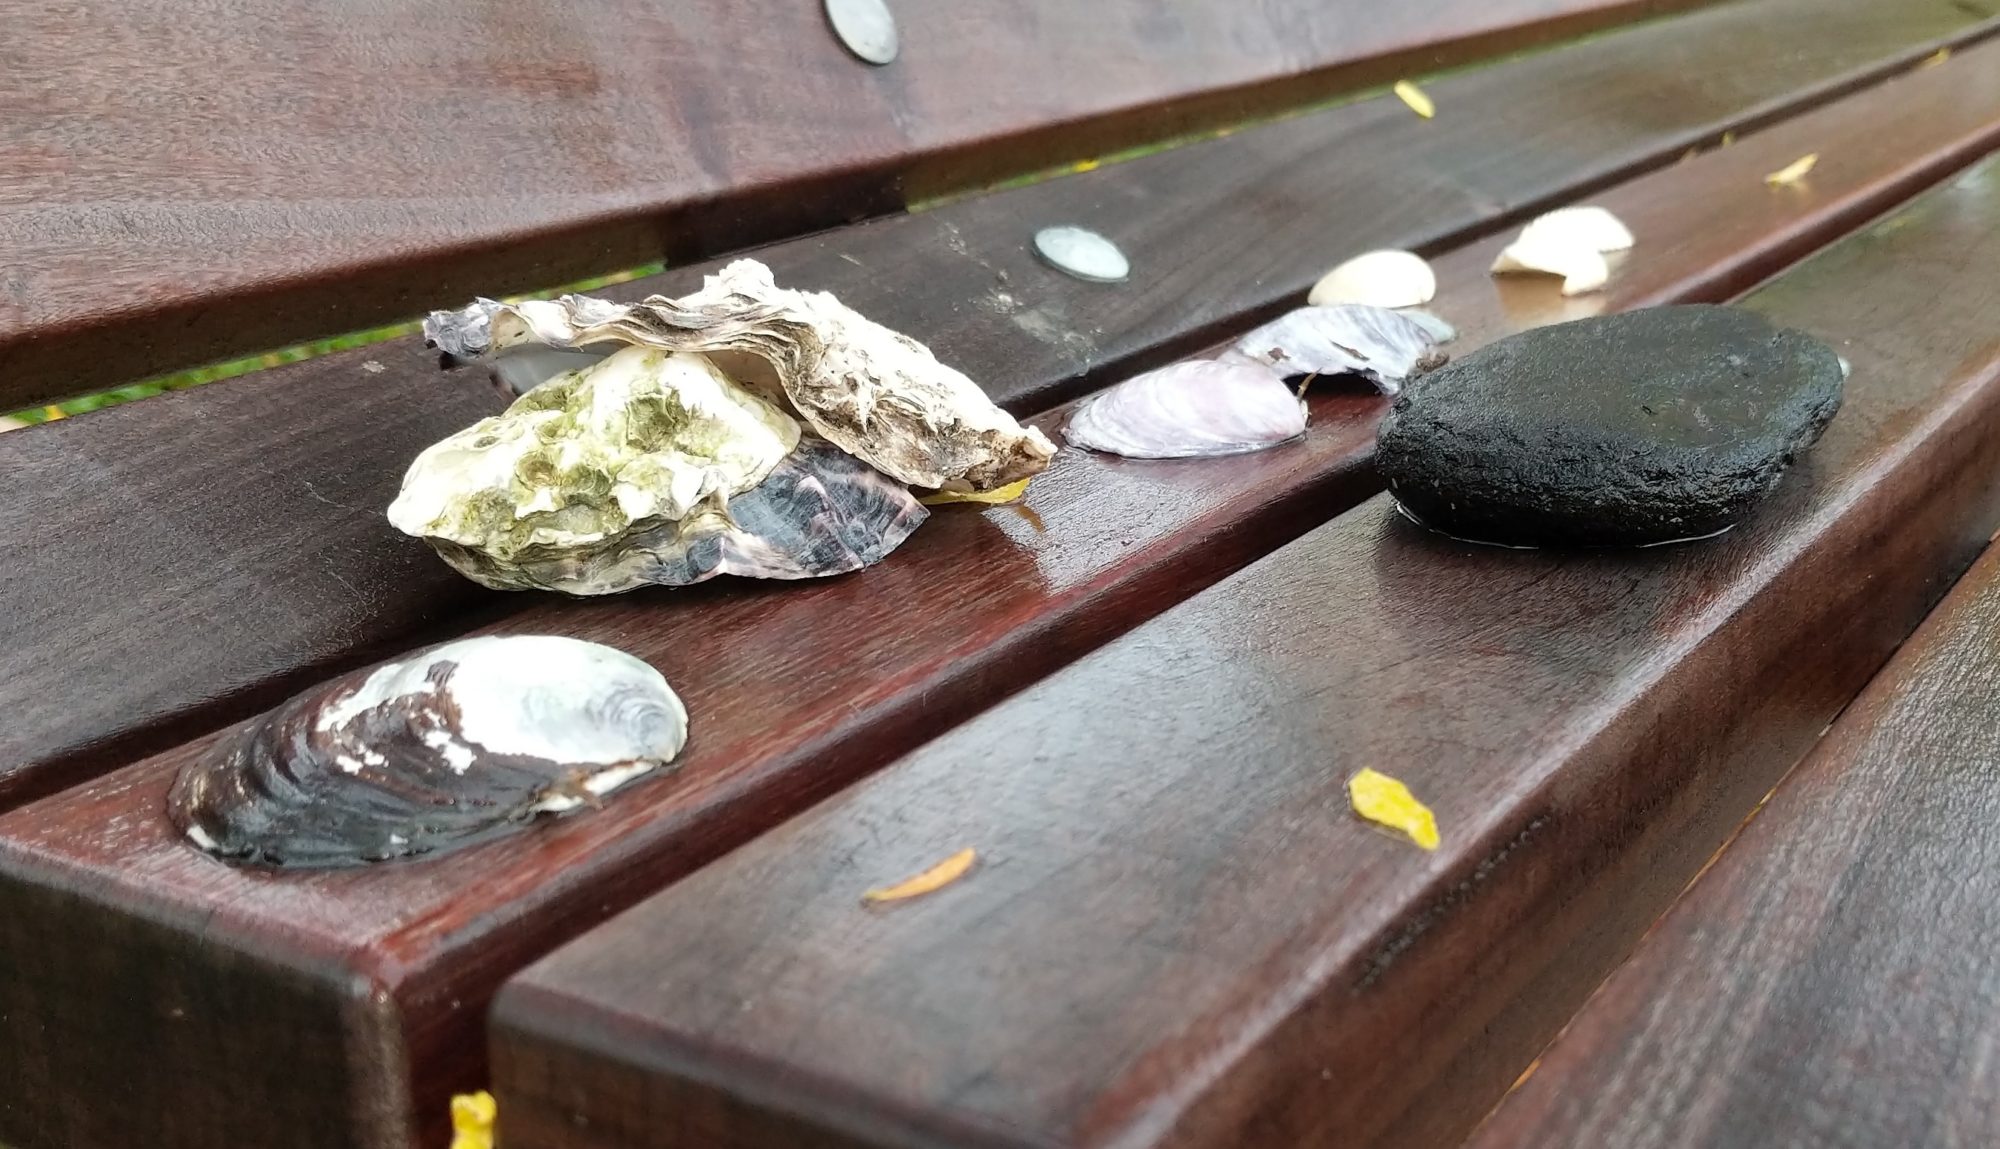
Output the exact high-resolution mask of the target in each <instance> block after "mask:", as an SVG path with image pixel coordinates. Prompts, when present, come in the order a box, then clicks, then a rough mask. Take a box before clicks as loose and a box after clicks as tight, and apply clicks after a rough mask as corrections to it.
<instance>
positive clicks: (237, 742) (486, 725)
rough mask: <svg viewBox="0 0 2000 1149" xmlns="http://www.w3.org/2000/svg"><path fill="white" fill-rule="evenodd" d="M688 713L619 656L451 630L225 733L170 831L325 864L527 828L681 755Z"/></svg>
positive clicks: (264, 859)
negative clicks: (438, 640)
mask: <svg viewBox="0 0 2000 1149" xmlns="http://www.w3.org/2000/svg"><path fill="white" fill-rule="evenodd" d="M686 738H687V712H686V710H685V709H684V708H683V707H682V705H681V702H680V699H679V698H678V697H676V696H675V695H674V692H673V691H672V689H670V688H669V687H668V686H667V682H666V679H664V678H662V677H661V676H660V674H659V672H658V671H656V670H654V669H653V668H652V667H650V666H648V665H646V664H645V663H643V662H641V661H639V660H638V659H636V658H633V657H632V656H630V655H628V654H625V653H624V652H622V651H618V650H613V649H611V648H610V647H605V646H599V645H597V644H595V643H587V642H580V641H578V640H576V639H569V638H555V637H544V636H533V635H517V636H506V637H483V638H472V639H462V640H459V641H457V642H450V643H445V644H444V645H442V646H437V647H432V648H430V649H428V650H424V651H419V652H417V653H416V654H413V655H411V656H410V657H408V658H406V659H402V660H399V661H396V662H391V663H385V664H383V665H381V666H379V667H374V668H369V669H365V670H359V671H355V672H353V673H351V674H348V675H345V676H343V677H341V678H338V679H335V680H334V681H332V682H330V683H327V684H326V685H324V686H321V687H318V688H316V689H313V690H309V691H306V692H304V693H302V694H300V695H298V696H297V697H295V698H293V699H291V700H290V701H289V702H286V703H285V704H283V705H282V706H279V707H278V708H276V709H275V710H272V711H270V712H269V713H267V714H264V715H262V716H260V717H258V718H256V719H253V720H251V721H250V722H248V723H245V724H244V725H242V726H240V727H238V728H236V729H235V730H233V731H231V732H229V733H228V734H226V735H224V736H223V737H222V738H221V739H220V740H219V741H218V742H217V743H216V744H215V745H214V746H213V747H211V748H210V750H209V751H208V752H207V753H206V754H204V755H203V756H202V757H201V758H200V759H198V760H196V761H194V762H191V763H189V764H188V765H187V766H186V767H185V768H183V769H182V771H181V773H180V776H179V777H178V778H176V779H175V781H174V785H173V788H172V790H171V791H170V792H169V794H168V797H167V812H168V815H169V817H170V818H171V819H172V821H173V823H174V825H175V826H176V827H177V828H178V829H179V830H180V831H181V833H182V834H183V835H185V836H186V837H187V839H188V840H189V841H190V842H191V843H193V844H194V845H195V846H197V847H199V848H201V849H203V850H206V851H207V852H209V853H211V854H214V855H216V856H218V857H220V858H223V859H225V860H227V861H231V862H237V863H242V864H248V865H259V866H286V867H300V868H326V867H338V866H352V865H358V864H361V863H364V862H373V861H382V860H385V859H390V858H400V857H411V856H416V855H420V854H428V853H434V852H436V851H439V850H443V849H447V848H450V847H454V846H462V845H464V844H466V843H469V842H473V841H478V840H483V839H485V838H489V837H492V836H495V835H498V834H502V833H506V832H509V831H511V830H517V829H520V828H521V827H522V826H524V825H525V824H526V823H527V822H528V821H529V820H530V819H532V818H534V817H535V816H536V815H538V814H542V813H560V812H562V811H565V810H570V809H574V808H576V807H578V806H581V805H585V804H593V803H595V802H596V801H597V799H598V797H599V796H601V795H603V794H606V793H609V792H611V791H612V790H614V789H616V788H617V787H619V786H621V785H623V784H625V783H626V782H629V781H631V780H632V779H634V778H637V777H639V776H641V775H644V774H647V773H650V772H652V771H654V770H656V769H658V768H660V767H661V766H664V765H665V764H666V763H667V762H670V761H671V760H672V759H673V758H674V757H675V756H676V755H677V754H679V752H680V749H681V746H682V745H683V744H684V743H685V741H686Z"/></svg>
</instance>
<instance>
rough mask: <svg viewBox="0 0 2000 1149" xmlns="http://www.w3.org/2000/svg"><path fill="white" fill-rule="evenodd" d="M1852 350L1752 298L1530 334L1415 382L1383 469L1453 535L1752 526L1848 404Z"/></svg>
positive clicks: (1659, 532)
mask: <svg viewBox="0 0 2000 1149" xmlns="http://www.w3.org/2000/svg"><path fill="white" fill-rule="evenodd" d="M1844 374H1845V371H1844V369H1843V368H1842V366H1841V363H1840V359H1839V357H1838V356H1836V355H1835V354H1834V353H1833V350H1832V349H1831V348H1829V347H1827V346H1826V345H1825V344H1823V343H1821V342H1819V341H1818V340H1816V339H1814V338H1812V337H1811V336H1809V335H1805V334H1803V333H1801V332H1797V331H1790V330H1785V329H1781V328H1777V327H1773V326H1772V325H1771V324H1770V323H1769V322H1768V321H1766V320H1765V319H1764V317H1763V316H1761V315H1758V314H1756V313H1755V312H1751V311H1744V310H1742V309H1740V308H1734V307H1715V306H1707V305H1696V306H1682V307H1655V308H1649V309H1647V310H1644V311H1634V312H1628V313H1626V314H1623V315H1608V316H1602V317H1600V318H1596V319H1581V320H1577V321H1575V322H1573V323H1563V324H1559V325H1556V326H1553V327H1542V328H1537V329H1535V330H1532V331H1525V332H1522V333H1521V334H1519V335H1515V336H1511V337H1509V338H1507V339H1502V340H1500V341H1499V342H1497V343H1493V344H1491V345H1489V346H1487V347H1485V348H1483V349H1481V350H1479V351H1475V352H1473V353H1472V354H1470V355H1467V356H1466V357H1465V358H1463V359H1460V360H1459V361H1457V362H1456V363H1452V364H1450V365H1449V366H1447V367H1444V368H1442V369H1440V370H1438V371H1435V372H1432V373H1431V374H1429V375H1426V376H1423V377H1422V378H1419V379H1416V380H1414V381H1412V382H1411V384H1410V385H1409V387H1408V388H1407V389H1406V390H1405V391H1404V392H1403V393H1402V395H1401V396H1399V397H1398V398H1397V400H1396V403H1395V405H1394V406H1393V407H1392V408H1391V409H1390V411H1389V414H1388V416H1387V417H1385V418H1384V419H1383V421H1382V427H1381V430H1380V432H1379V434H1378V442H1377V449H1376V466H1377V467H1378V468H1379V469H1380V472H1381V474H1382V477H1383V479H1384V480H1385V481H1386V482H1387V483H1388V486H1389V491H1390V493H1391V494H1392V495H1393V496H1394V497H1395V498H1396V501H1397V502H1399V503H1401V504H1402V506H1403V509H1404V510H1405V511H1406V512H1408V513H1409V514H1410V516H1411V517H1413V518H1415V519H1416V520H1417V521H1418V522H1421V523H1423V524H1424V525H1426V526H1429V527H1431V528H1433V529H1435V530H1439V531H1443V532H1444V533H1446V534H1450V535H1455V536H1457V537H1459V538H1463V539H1471V540H1474V541H1478V542H1489V543H1500V544H1505V545H1510V546H1630V545H1638V544H1643V543H1657V542H1667V541H1670V540H1675V539H1690V538H1700V537H1702V536H1704V535H1711V534H1715V533H1717V532H1719V531H1722V530H1725V529H1727V528H1728V527H1730V526H1732V525H1734V524H1735V523H1736V522H1737V521H1738V520H1739V519H1741V518H1742V517H1743V515H1744V514H1745V513H1746V512H1748V511H1749V510H1750V508H1751V507H1752V506H1753V505H1754V504H1755V503H1756V502H1757V501H1758V500H1759V499H1761V498H1762V497H1763V496H1764V495H1765V494H1766V493H1767V492H1769V491H1770V489H1771V488H1772V487H1773V486H1775V485H1776V484H1777V481H1778V479H1779V477H1780V476H1781V475H1782V474H1783V473H1784V471H1785V468H1786V467H1788V466H1790V465H1791V463H1792V460H1793V459H1794V458H1795V457H1796V456H1797V455H1798V454H1799V453H1800V452H1802V451H1804V450H1805V449H1806V448H1807V447H1809V446H1811V445H1812V444H1813V442H1814V440H1816V439H1818V438H1819V435H1820V432H1821V430H1823V429H1824V428H1825V427H1826V424H1827V421H1828V420H1830V419H1832V418H1833V415H1834V412H1835V411H1837V410H1838V409H1839V408H1840V393H1841V385H1842V377H1843V376H1844Z"/></svg>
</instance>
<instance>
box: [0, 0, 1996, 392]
mask: <svg viewBox="0 0 2000 1149" xmlns="http://www.w3.org/2000/svg"><path fill="white" fill-rule="evenodd" d="M1692 2H1694V0H1678V2H1677V0H1498V2H1496V0H1426V2H1422V3H1410V4H1399V5H1395V6H1393V7H1392V8H1384V7H1382V6H1380V5H1376V4H1372V3H1361V2H1343V3H1332V4H1329V3H1324V2H1322V0H1261V2H1259V3H1256V4H1239V3H1217V2H1214V0H1172V2H1168V3H1161V2H1158V0H1103V2H1100V3H1094V4H1090V5H1076V4H1071V3H1068V2H1067V0H1004V2H1002V0H961V2H959V3H955V4H950V5H939V4H927V3H901V4H897V5H894V7H895V8H896V9H898V11H897V19H898V23H899V25H900V29H901V41H902V55H901V57H900V58H899V59H898V60H897V61H896V62H895V63H894V64H892V65H890V66H888V67H885V68H871V67H868V66H867V65H864V64H862V63H860V62H858V61H856V60H855V59H853V58H852V57H850V56H849V55H848V54H847V52H846V50H845V49H844V48H842V47H841V45H840V43H839V42H838V41H837V40H836V39H835V38H834V36H833V35H832V34H831V32H830V29H829V27H828V24H827V20H826V17H825V16H824V15H823V13H822V11H821V6H820V4H818V3H817V2H806V3H779V2H777V0H757V2H754V3H746V2H744V0H679V2H677V3H673V4H667V5H662V4H657V3H650V2H647V0H616V2H613V3H605V4H597V5H592V6H590V7H588V8H581V9H579V8H576V7H574V6H571V5H564V4H559V3H555V2H553V0H519V2H516V3H510V4H506V5H496V4H492V3H488V2H485V0H454V2H451V3H438V4H429V5H425V6H422V7H420V8H411V7H408V6H403V5H394V4H381V3H375V2H371V0H330V2H328V3H322V4H315V5H310V6H304V7H301V6H299V5H294V4H283V3H277V2H275V0H202V2H201V3H194V4H183V5H178V6H176V7H175V8H174V9H173V10H172V11H156V10H154V9H152V8H149V7H147V6H145V5H138V4H130V3H123V4H120V3H112V4H105V5H94V6H89V7H78V8H59V9H51V8H47V7H37V6H28V5H19V4H16V5H13V6H11V8H10V11H9V13H8V16H9V20H8V28H9V35H8V44H7V47H6V50H5V55H4V56H0V105H4V106H5V107H7V108H8V110H9V120H10V124H11V125H12V128H13V130H11V131H10V132H9V134H8V135H7V136H6V137H5V139H4V141H0V241H4V242H0V248H4V250H5V251H6V252H7V266H6V269H5V271H4V272H0V380H4V381H5V382H4V384H0V405H3V404H22V403H27V402H30V401H33V399H35V398H38V397H39V396H42V395H46V394H50V393H52V392H53V391H55V390H72V391H73V390H80V389H88V388H91V387H94V386H96V385H98V384H102V383H109V382H116V381H122V380H125V379H129V378H131V377H134V376H138V375H145V374H149V373H153V372H157V371H162V370H166V369H170V368H174V367H179V366H185V365H190V364H192V363H195V362H199V361H202V360H204V359H213V358H219V357H222V356H224V355H227V354H229V353H231V352H240V351H250V350H258V349H261V348H265V347H271V346H277V345H279V344H282V343H286V342H291V341H293V340H295V339H298V338H304V337H310V336H314V335H323V334H329V333H332V332H336V331H341V330H347V329H352V328H357V327H364V326H369V325H371V324H373V323H376V322H379V321H382V320H385V319H389V318H393V317H396V316H402V315H408V314H411V313H412V312H414V311H417V310H419V309H420V308H421V307H423V306H426V305H428V304H429V303H430V302H431V301H432V299H433V298H434V297H435V296H436V295H438V294H444V295H448V296H456V295H461V294H470V293H471V291H473V290H475V289H477V290H485V291H488V292H494V291H496V290H516V289H524V288H532V287H536V286H542V285H546V284H549V283H552V282H554V283H559V282H563V281H564V280H566V279H576V278H581V277H583V276H585V275H590V274H595V273H599V272H605V271H611V270H615V269H617V268H620V267H629V266H632V265H634V264H638V263H644V262H648V261H650V260H653V259H658V258H661V257H662V256H664V257H666V258H668V259H670V260H675V261H679V260H682V259H691V258H697V257H700V256H703V255H707V254H712V253H714V252H717V251H724V250H729V249H732V248H740V247H743V246H745V245H747V244H750V243H755V242H760V241H763V240H768V239H772V238H776V237H782V236H789V235H796V234H799V233H801V232H804V231H809V230H813V229H816V228H820V227H826V226H830V225H834V224H838V223H842V222H846V221H849V220H852V219H856V218H860V217H862V216H865V215H871V214H880V213H882V212H885V211H888V210H892V209H894V208H895V207H897V206H899V205H900V204H901V203H902V202H904V197H905V196H922V195H928V194H934V193H936V192H938V191H943V190H949V189H955V188H962V187H966V186H969V185H973V184H976V183H978V182H980V181H982V180H984V179H988V178H991V177H994V176H999V175H1008V174H1014V173H1017V172H1022V171H1029V170H1034V169H1036V168H1038V167H1044V166H1047V165H1050V164H1053V163H1060V162H1062V161H1065V160H1068V159H1074V158H1081V157H1083V156H1088V155H1093V154H1096V153H1097V152H1099V151H1101V150H1109V149H1115V148H1118V147H1123V146H1126V145H1129V144H1133V143H1138V142H1142V141H1147V140H1153V139H1159V138H1163V137H1166V136H1171V135H1174V134H1176V133H1180V132H1186V131H1190V130H1196V129H1201V128H1205V127H1208V126H1212V125H1220V124H1227V123H1232V122H1237V121H1239V120H1241V119H1242V118H1244V117H1245V116H1248V115H1252V114H1257V113H1263V112H1270V111H1274V110H1278V109H1282V108H1286V107H1292V106H1297V105H1298V104H1301V103H1304V102H1309V101H1311V100H1314V99H1317V98H1322V97H1326V96H1328V95H1331V94H1334V93H1337V92H1340V91H1346V90H1353V89H1354V88H1356V87H1361V86H1366V85H1367V84H1369V83H1373V82H1378V81H1380V80H1381V79H1383V78H1384V77H1385V76H1390V75H1394V74H1396V72H1397V71H1400V70H1402V69H1406V68H1418V69H1422V68H1426V67H1436V66H1437V65H1438V64H1440V63H1445V62H1455V61H1463V60H1465V59H1467V58H1470V57H1474V56H1477V55H1479V54H1481V53H1486V52H1497V51H1504V50H1507V49H1510V48H1516V47H1520V46H1522V45H1524V44H1527V43H1532V42H1537V41H1540V40H1545V39H1548V38H1550V37H1554V36H1558V35H1562V34H1565V33H1568V32H1574V31H1580V30H1583V29H1586V28H1592V27H1597V26H1600V25H1602V24H1605V23H1609V22H1614V21H1617V20H1622V19H1630V18H1632V17H1634V16H1637V15H1642V14H1647V13H1654V12H1660V11H1665V10H1668V9H1671V8H1673V7H1676V6H1686V4H1688V3H1692ZM1895 7H1896V8H1898V9H1899V12H1898V14H1897V15H1896V16H1892V17H1891V18H1890V20H1889V21H1888V23H1892V24H1893V23H1897V22H1900V19H1901V18H1902V16H1904V15H1907V14H1908V13H1909V12H1911V11H1917V12H1918V13H1919V17H1920V18H1921V19H1924V20H1926V21H1928V22H1929V23H1930V24H1931V26H1933V27H1934V28H1935V29H1936V30H1937V32H1938V33H1939V34H1943V33H1945V32H1948V31H1950V30H1951V29H1952V28H1955V27H1957V26H1959V25H1962V24H1963V23H1965V22H1966V21H1967V20H1968V19H1969V17H1967V16H1966V15H1964V14H1962V13H1958V12H1956V11H1955V10H1954V9H1952V8H1951V7H1950V6H1949V4H1947V3H1946V2H1945V0H1931V2H1928V3H1921V4H1914V5H1904V4H1901V3H1898V4H1896V5H1895ZM219 77H227V81H228V82H226V83H218V82H217V81H218V78H219Z"/></svg>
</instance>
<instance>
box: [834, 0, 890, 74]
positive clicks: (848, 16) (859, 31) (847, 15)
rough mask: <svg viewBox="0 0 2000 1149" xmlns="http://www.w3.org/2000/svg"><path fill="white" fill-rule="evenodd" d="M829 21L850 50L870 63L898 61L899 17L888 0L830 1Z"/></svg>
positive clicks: (835, 33) (835, 32)
mask: <svg viewBox="0 0 2000 1149" xmlns="http://www.w3.org/2000/svg"><path fill="white" fill-rule="evenodd" d="M826 18H827V21H828V22H829V23H831V24H832V25H833V34H834V35H836V36H838V37H840V42H841V43H842V44H845V45H847V50H848V51H850V52H852V53H854V54H855V55H856V56H858V57H860V58H861V59H862V60H864V61H866V62H868V63H870V64H887V63H889V62H890V61H891V60H894V59H895V58H896V16H895V13H893V12H891V11H889V5H888V0H826Z"/></svg>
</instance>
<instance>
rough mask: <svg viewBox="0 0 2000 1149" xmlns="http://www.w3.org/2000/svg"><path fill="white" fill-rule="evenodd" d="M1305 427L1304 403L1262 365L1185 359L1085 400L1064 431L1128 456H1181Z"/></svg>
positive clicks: (1225, 451) (1232, 448)
mask: <svg viewBox="0 0 2000 1149" xmlns="http://www.w3.org/2000/svg"><path fill="white" fill-rule="evenodd" d="M1305 429H1306V412H1305V405H1304V404H1303V403H1301V402H1300V401H1299V398H1298V396H1296V395H1294V394H1293V393H1292V389H1291V388H1289V387H1287V386H1285V383H1284V381H1283V380H1282V379H1280V378H1278V377H1277V376H1276V375H1274V374H1272V373H1271V371H1270V370H1269V369H1268V368H1266V367H1263V366H1260V365H1258V364H1254V363H1248V362H1244V361H1241V360H1238V361H1235V362H1218V361H1216V360H1210V359H1191V360H1187V361H1184V362H1180V363H1172V364H1168V365H1167V366H1165V367H1162V368H1160V369H1159V370H1157V371H1148V372H1146V373H1145V374H1144V375H1138V376H1135V377H1133V378H1131V379H1127V380H1126V381H1125V382H1123V383H1120V384H1118V385H1117V386H1115V387H1112V388H1110V389H1109V390H1107V391H1104V392H1102V393H1100V394H1098V395H1095V396H1093V397H1091V398H1090V399H1088V400H1085V401H1084V403H1083V404H1082V405H1081V406H1079V407H1078V408H1077V409H1076V412H1075V413H1074V414H1073V415H1071V416H1070V420H1069V426H1068V427H1066V428H1064V430H1063V436H1064V437H1065V438H1067V439H1068V440H1069V441H1070V442H1072V443H1074V444H1076V445H1077V446H1079V447H1087V448H1089V449H1090V450H1093V451H1103V452H1106V453H1107V454H1113V455H1124V456H1126V457H1127V458H1133V459H1181V458H1191V457H1196V456H1206V455H1240V454H1243V453H1244V452H1247V451H1260V450H1263V449H1264V448H1266V447H1274V446H1277V445H1278V444H1279V443H1283V442H1286V441H1287V440H1290V439H1296V438H1298V437H1299V436H1300V435H1302V434H1304V433H1305Z"/></svg>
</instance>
